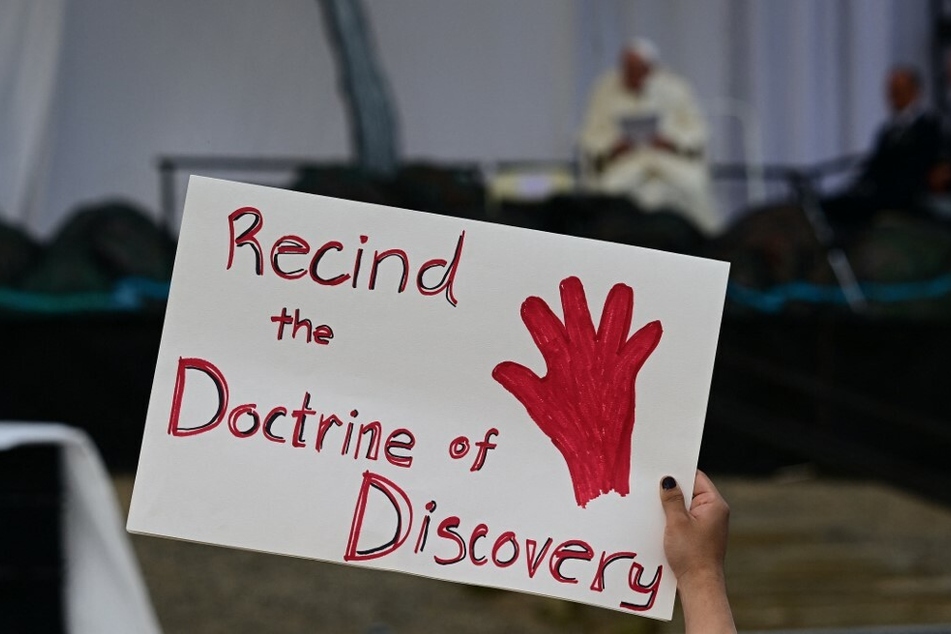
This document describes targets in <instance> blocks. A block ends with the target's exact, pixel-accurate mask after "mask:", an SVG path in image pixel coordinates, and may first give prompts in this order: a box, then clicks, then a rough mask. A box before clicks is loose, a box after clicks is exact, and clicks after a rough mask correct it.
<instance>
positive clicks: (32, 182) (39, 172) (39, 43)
mask: <svg viewBox="0 0 951 634" xmlns="http://www.w3.org/2000/svg"><path fill="white" fill-rule="evenodd" d="M65 6H66V5H65V0H43V1H42V2H36V1H35V0H3V3H2V4H0V219H14V220H17V221H21V222H24V223H26V222H29V220H30V219H31V218H32V216H33V215H34V214H35V213H36V212H37V210H38V209H40V208H42V206H43V204H44V202H45V196H44V194H45V188H44V187H43V179H44V175H45V174H46V173H47V169H48V167H49V165H48V159H49V156H50V154H49V152H50V134H51V132H52V130H53V116H52V115H53V105H54V93H55V88H56V78H57V72H58V67H59V59H60V48H61V43H62V32H63V18H64V12H65V11H64V10H65Z"/></svg>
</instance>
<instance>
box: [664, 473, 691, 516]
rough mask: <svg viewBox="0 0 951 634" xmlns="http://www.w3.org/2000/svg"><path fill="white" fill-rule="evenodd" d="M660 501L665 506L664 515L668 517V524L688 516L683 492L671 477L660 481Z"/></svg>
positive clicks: (665, 477)
mask: <svg viewBox="0 0 951 634" xmlns="http://www.w3.org/2000/svg"><path fill="white" fill-rule="evenodd" d="M660 501H661V503H662V504H663V505H664V514H665V515H666V516H667V521H668V523H669V522H670V521H671V520H674V519H677V518H682V517H685V516H686V515H687V507H686V506H685V503H684V494H683V491H681V490H680V485H678V484H677V481H676V480H674V478H673V477H671V476H664V478H663V479H662V480H661V481H660Z"/></svg>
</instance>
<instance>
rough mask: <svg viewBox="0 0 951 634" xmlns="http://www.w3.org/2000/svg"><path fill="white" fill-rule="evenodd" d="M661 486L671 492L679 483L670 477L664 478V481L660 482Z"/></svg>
mask: <svg viewBox="0 0 951 634" xmlns="http://www.w3.org/2000/svg"><path fill="white" fill-rule="evenodd" d="M660 486H662V487H664V490H665V491H670V490H671V489H673V488H674V487H675V486H677V481H676V480H674V479H673V478H671V477H670V476H664V479H663V480H661V481H660Z"/></svg>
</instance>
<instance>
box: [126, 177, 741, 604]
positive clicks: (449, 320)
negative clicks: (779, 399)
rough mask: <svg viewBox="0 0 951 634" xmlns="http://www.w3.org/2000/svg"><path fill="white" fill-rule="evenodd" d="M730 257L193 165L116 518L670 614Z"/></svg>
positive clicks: (207, 538) (244, 544) (145, 527)
mask: <svg viewBox="0 0 951 634" xmlns="http://www.w3.org/2000/svg"><path fill="white" fill-rule="evenodd" d="M727 271H728V266H727V265H726V264H725V263H722V262H714V261H709V260H702V259H698V258H692V257H686V256H680V255H674V254H669V253H663V252H659V251H652V250H647V249H640V248H636V247H630V246H624V245H619V244H611V243H604V242H597V241H593V240H585V239H580V238H572V237H566V236H559V235H551V234H545V233H539V232H535V231H529V230H524V229H518V228H514V227H506V226H501V225H493V224H487V223H481V222H474V221H468V220H461V219H457V218H450V217H443V216H434V215H429V214H424V213H420V212H412V211H406V210H401V209H393V208H389V207H383V206H379V205H370V204H364V203H357V202H350V201H344V200H337V199H332V198H324V197H320V196H312V195H308V194H300V193H294V192H288V191H282V190H277V189H271V188H266V187H260V186H253V185H245V184H239V183H231V182H226V181H220V180H213V179H208V178H198V177H192V178H191V180H190V183H189V189H188V195H187V199H186V203H185V211H184V216H183V224H182V230H181V235H180V239H179V245H178V254H177V257H176V262H175V272H174V276H173V280H172V287H171V293H170V296H169V301H168V308H167V313H166V318H165V328H164V332H163V335H162V343H161V348H160V351H159V357H158V363H157V367H156V371H155V380H154V384H153V387H152V397H151V402H150V404H149V410H148V418H147V421H146V425H145V435H144V439H143V443H142V453H141V456H140V460H139V468H138V473H137V475H136V480H135V490H134V493H133V497H132V508H131V511H130V514H129V522H128V528H129V530H130V531H133V532H137V533H147V534H153V535H160V536H166V537H174V538H180V539H187V540H192V541H198V542H207V543H211V544H220V545H224V546H231V547H235V548H246V549H252V550H258V551H265V552H271V553H279V554H285V555H294V556H299V557H307V558H313V559H319V560H324V561H331V562H338V563H349V564H353V565H359V566H366V567H370V568H379V569H386V570H398V571H404V572H410V573H413V574H418V575H424V576H428V577H434V578H438V579H446V580H450V581H458V582H463V583H470V584H477V585H484V586H493V587H499V588H507V589H510V590H518V591H522V592H530V593H536V594H544V595H550V596H554V597H560V598H564V599H569V600H572V601H579V602H583V603H590V604H594V605H599V606H604V607H607V608H613V609H615V610H620V611H624V612H631V613H636V614H642V615H645V616H649V617H653V618H662V619H666V618H670V616H671V612H672V609H673V602H674V593H675V587H676V581H675V579H674V578H673V575H672V574H671V573H670V572H669V570H668V567H667V565H666V562H665V559H664V552H663V528H664V515H663V510H662V508H661V504H660V499H659V494H658V486H659V485H658V483H659V482H660V480H661V478H662V477H663V476H665V475H672V476H674V477H675V478H677V480H678V481H679V482H684V483H689V482H692V481H693V475H694V470H695V469H696V464H697V456H698V452H699V448H700V439H701V434H702V430H703V421H704V416H705V409H706V402H707V395H708V392H709V386H710V379H711V373H712V369H713V360H714V354H715V351H716V343H717V336H718V332H719V326H720V318H721V313H722V309H723V301H724V294H725V289H726V280H727Z"/></svg>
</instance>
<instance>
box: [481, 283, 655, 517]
mask: <svg viewBox="0 0 951 634" xmlns="http://www.w3.org/2000/svg"><path fill="white" fill-rule="evenodd" d="M560 290H561V304H562V307H563V309H564V323H562V321H561V320H559V319H558V317H557V316H556V315H555V314H554V313H553V312H552V310H551V308H550V307H549V306H548V304H546V303H545V301H544V300H542V299H541V298H540V297H529V298H528V299H526V300H525V301H524V302H523V303H522V309H521V314H522V321H523V322H524V323H525V327H526V328H527V329H528V331H529V333H530V334H531V336H532V339H533V340H534V341H535V345H536V346H538V349H539V351H540V352H541V354H542V357H543V358H544V360H545V364H546V366H547V370H548V372H547V374H546V375H545V376H543V377H539V376H538V375H536V374H535V373H534V372H533V371H532V370H530V369H529V368H526V367H525V366H523V365H520V364H518V363H514V362H512V361H505V362H502V363H500V364H498V365H497V366H496V367H495V369H494V370H493V372H492V376H493V378H494V379H495V380H496V381H498V382H499V383H500V384H501V385H502V387H504V388H505V389H506V390H508V391H509V392H511V393H512V395H513V396H514V397H515V398H516V399H518V400H519V402H520V403H522V405H524V406H525V409H526V410H527V411H528V414H529V416H531V418H532V420H533V421H535V424H536V425H538V427H539V429H541V430H542V432H544V433H545V435H546V436H548V438H549V439H551V441H552V443H553V444H554V445H555V447H557V448H558V451H560V452H561V455H562V456H563V457H564V459H565V463H566V464H567V466H568V472H569V474H570V476H571V482H572V485H573V488H574V493H575V501H576V502H577V504H578V506H580V507H582V508H583V507H585V506H587V504H588V502H590V501H591V500H593V499H595V498H596V497H598V496H600V495H602V494H604V493H608V492H609V491H616V492H617V493H618V494H620V495H627V494H628V493H629V492H630V469H631V435H632V433H633V431H634V381H635V379H636V378H637V373H638V371H639V370H640V369H641V367H642V366H643V365H644V362H645V361H646V360H647V358H648V357H649V356H650V354H651V353H652V352H653V351H654V349H655V348H656V347H657V344H658V343H659V342H660V337H661V334H662V332H663V329H662V327H661V324H660V322H659V321H652V322H650V323H649V324H647V325H646V326H644V327H642V328H641V329H640V330H638V331H637V332H636V333H634V335H632V336H631V337H630V338H628V333H629V332H630V329H631V320H632V318H633V314H634V291H633V290H632V289H631V287H630V286H627V285H626V284H615V285H614V287H613V288H611V290H610V292H609V293H608V296H607V299H606V300H605V302H604V310H603V311H602V313H601V321H600V324H599V325H598V329H597V331H595V328H594V323H593V322H592V319H591V313H590V311H589V310H588V302H587V299H586V298H585V293H584V287H583V286H582V284H581V280H579V279H578V278H577V277H569V278H566V279H565V280H563V281H562V282H561V285H560Z"/></svg>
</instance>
